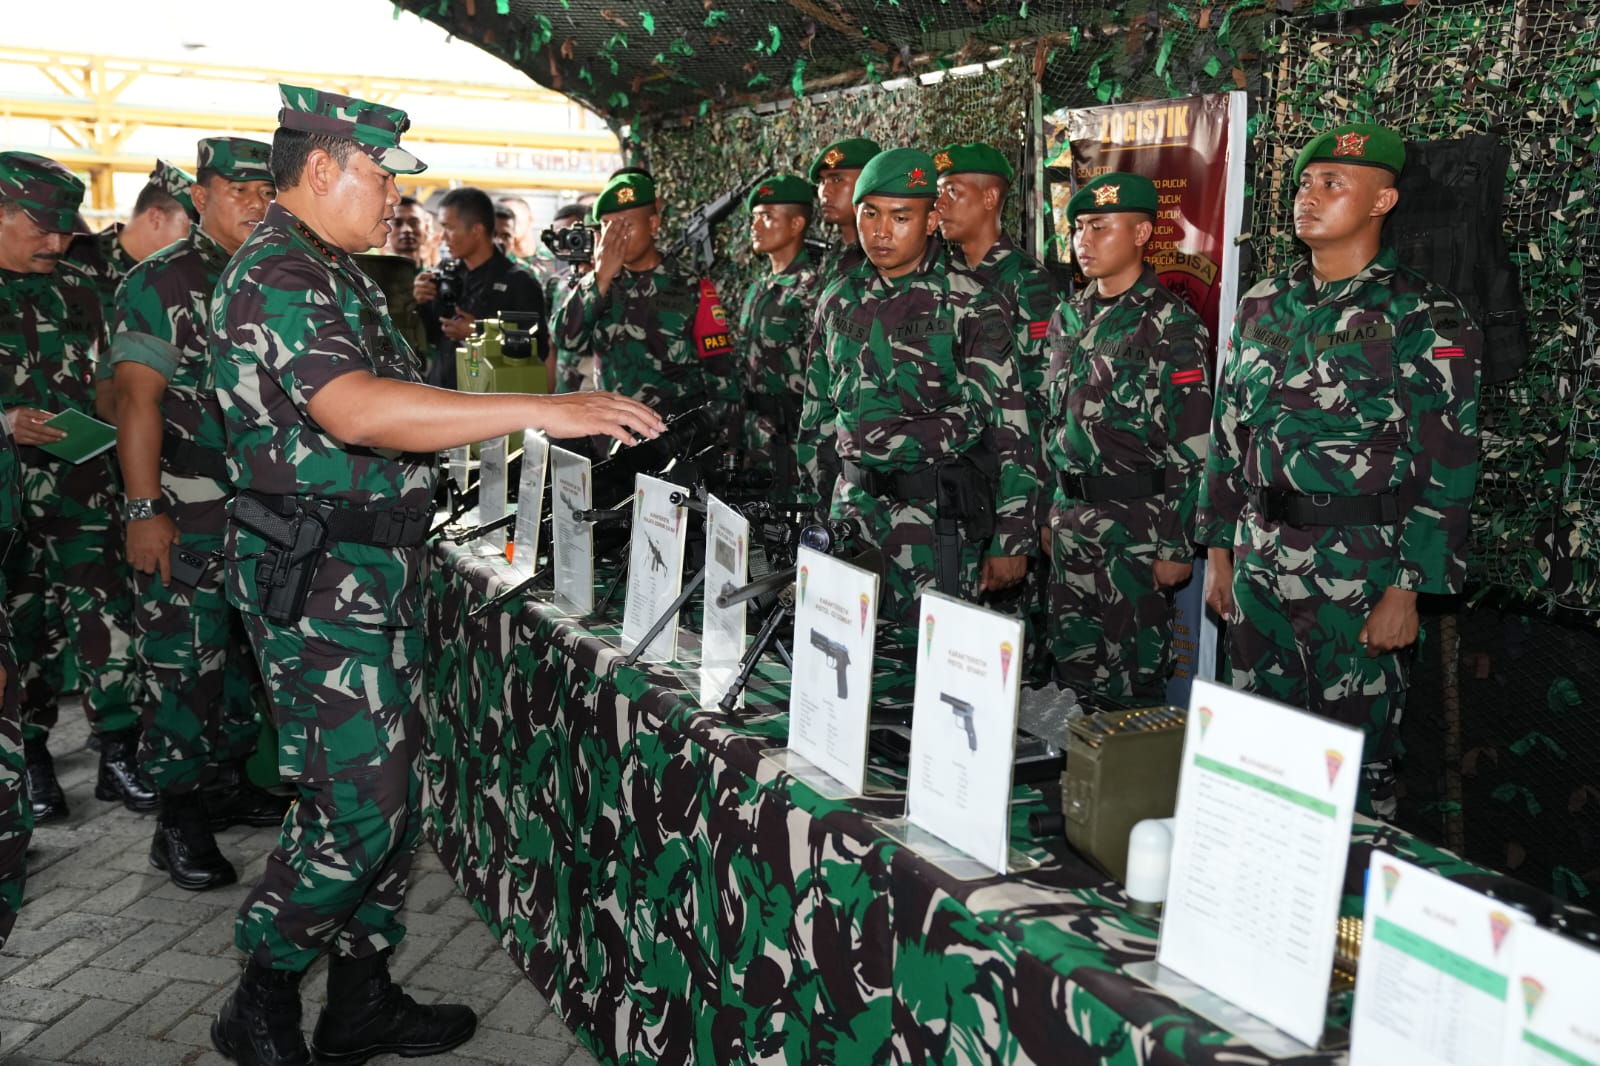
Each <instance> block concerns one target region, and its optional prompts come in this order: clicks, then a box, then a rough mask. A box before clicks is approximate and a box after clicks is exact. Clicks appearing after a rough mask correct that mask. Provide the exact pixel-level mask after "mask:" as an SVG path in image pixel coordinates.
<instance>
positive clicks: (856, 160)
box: [806, 137, 883, 182]
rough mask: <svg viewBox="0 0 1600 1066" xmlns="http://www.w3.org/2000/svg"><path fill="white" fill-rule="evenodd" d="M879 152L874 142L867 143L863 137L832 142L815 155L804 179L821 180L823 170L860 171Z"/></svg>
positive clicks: (880, 149) (879, 149)
mask: <svg viewBox="0 0 1600 1066" xmlns="http://www.w3.org/2000/svg"><path fill="white" fill-rule="evenodd" d="M881 151H883V149H882V148H879V147H878V143H877V142H876V141H869V140H867V139H866V138H865V137H848V138H846V139H845V140H842V141H834V142H833V143H832V144H830V145H828V147H826V148H824V149H823V150H822V151H821V152H820V153H818V154H817V158H816V159H815V160H813V161H812V163H811V169H810V170H808V171H807V172H806V177H808V178H810V179H811V180H812V181H813V182H817V181H821V180H822V172H823V171H824V170H860V169H861V168H862V167H864V166H866V165H867V163H868V161H870V160H871V159H872V157H873V156H875V155H877V154H878V153H879V152H881Z"/></svg>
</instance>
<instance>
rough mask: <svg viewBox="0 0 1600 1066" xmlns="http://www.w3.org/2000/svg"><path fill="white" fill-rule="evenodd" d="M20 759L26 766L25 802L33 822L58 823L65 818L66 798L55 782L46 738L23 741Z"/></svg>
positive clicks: (54, 764)
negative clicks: (26, 797)
mask: <svg viewBox="0 0 1600 1066" xmlns="http://www.w3.org/2000/svg"><path fill="white" fill-rule="evenodd" d="M22 756H23V759H24V761H25V762H26V764H27V777H28V802H29V805H30V806H32V807H33V820H34V822H35V823H38V822H54V821H59V820H60V819H62V818H65V817H66V816H67V796H66V793H64V792H62V791H61V782H59V781H57V780H56V763H55V760H54V759H52V758H50V747H49V744H48V743H47V741H46V738H45V737H33V738H30V739H25V740H23V742H22Z"/></svg>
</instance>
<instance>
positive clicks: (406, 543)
mask: <svg viewBox="0 0 1600 1066" xmlns="http://www.w3.org/2000/svg"><path fill="white" fill-rule="evenodd" d="M239 499H240V500H241V501H243V500H245V499H249V500H253V501H254V502H256V503H259V504H260V505H261V506H263V507H265V508H266V509H267V510H269V511H271V512H272V513H273V514H275V515H277V516H278V517H279V518H282V519H284V520H285V521H288V520H290V519H292V518H294V516H295V511H296V509H297V508H303V509H304V510H305V512H306V513H307V514H314V513H315V509H316V507H317V506H318V505H319V504H323V503H328V502H330V501H328V500H325V499H321V498H319V497H316V496H269V495H266V494H264V493H260V492H241V493H239ZM432 524H433V515H432V514H430V513H429V512H428V511H427V510H425V509H423V508H421V507H384V508H381V509H376V510H365V509H362V508H357V507H351V506H348V505H340V504H337V503H336V504H335V508H334V510H333V512H332V513H331V514H329V515H328V518H327V526H328V540H329V542H330V543H331V542H333V541H343V542H344V543H346V544H370V545H372V546H373V547H375V548H415V547H416V546H417V545H419V544H421V543H422V542H423V541H425V540H427V539H428V528H429V527H430V526H431V525H432ZM263 535H265V534H263ZM290 539H292V538H290ZM286 542H287V541H286Z"/></svg>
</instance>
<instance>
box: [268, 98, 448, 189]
mask: <svg viewBox="0 0 1600 1066" xmlns="http://www.w3.org/2000/svg"><path fill="white" fill-rule="evenodd" d="M278 95H279V96H280V97H281V98H282V99H283V107H282V108H280V109H279V111H278V125H280V126H282V127H283V128H284V129H286V130H299V131H301V132H302V133H321V134H324V135H326V136H328V137H346V138H349V139H350V140H352V141H355V142H356V145H357V146H358V147H360V149H361V150H362V151H363V152H365V153H366V154H367V157H368V158H369V159H371V160H372V161H373V162H374V163H376V164H378V165H379V166H380V167H382V168H383V169H384V170H387V171H388V172H389V173H391V174H420V173H422V172H423V171H424V170H427V169H428V165H427V164H426V163H424V162H423V161H422V160H420V159H418V158H417V157H416V156H414V155H412V154H411V153H410V152H408V151H406V150H405V149H404V148H401V147H400V135H401V134H402V133H404V132H405V131H406V130H408V129H410V128H411V119H410V118H409V117H407V115H406V113H405V112H404V111H401V110H400V109H399V108H397V107H384V106H383V105H382V104H374V103H369V102H367V101H366V100H358V99H356V98H355V97H353V96H340V95H339V94H338V93H330V92H324V91H323V90H321V89H307V88H303V87H301V86H299V85H283V84H279V86H278Z"/></svg>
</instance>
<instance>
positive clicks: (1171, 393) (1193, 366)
mask: <svg viewBox="0 0 1600 1066" xmlns="http://www.w3.org/2000/svg"><path fill="white" fill-rule="evenodd" d="M1048 343H1049V348H1050V376H1049V388H1048V395H1049V400H1048V402H1049V408H1050V413H1049V421H1048V423H1047V424H1046V429H1045V438H1046V439H1045V455H1046V458H1047V459H1048V460H1049V466H1050V469H1051V480H1052V481H1053V482H1057V484H1055V485H1053V486H1052V489H1053V493H1052V494H1053V496H1054V499H1055V502H1056V507H1057V509H1058V510H1059V511H1060V512H1062V513H1063V521H1069V520H1070V521H1072V522H1074V523H1075V525H1076V526H1077V527H1079V528H1077V529H1076V533H1077V535H1078V536H1080V537H1086V538H1087V539H1090V540H1098V541H1104V542H1107V543H1118V544H1130V543H1131V544H1153V545H1155V546H1156V549H1157V557H1158V558H1161V559H1170V560H1174V561H1182V562H1187V561H1189V560H1190V559H1192V558H1193V557H1194V517H1195V505H1196V503H1197V501H1198V499H1199V495H1200V485H1201V482H1202V480H1203V479H1204V473H1205V462H1206V451H1207V441H1208V438H1209V436H1210V433H1211V388H1210V386H1209V385H1208V384H1207V378H1208V375H1207V373H1206V353H1207V352H1208V351H1210V340H1209V337H1208V335H1207V333H1206V327H1205V324H1204V323H1203V322H1201V321H1200V316H1199V315H1197V314H1196V313H1195V312H1194V310H1193V309H1192V308H1191V307H1190V306H1189V305H1188V304H1187V303H1185V302H1184V300H1183V298H1182V297H1180V296H1178V295H1177V294H1175V293H1173V292H1172V291H1170V290H1169V289H1167V287H1166V286H1164V285H1162V284H1161V280H1160V279H1159V278H1158V277H1157V276H1156V272H1155V271H1154V270H1153V269H1152V268H1151V267H1150V266H1148V265H1146V266H1145V268H1144V273H1143V274H1141V275H1140V276H1139V280H1138V281H1136V282H1134V283H1133V285H1132V287H1130V288H1129V289H1128V290H1127V291H1126V292H1123V293H1121V294H1120V295H1118V296H1115V297H1112V298H1110V299H1106V298H1102V297H1101V296H1100V295H1099V283H1098V282H1094V281H1091V282H1090V283H1089V284H1088V285H1087V286H1086V287H1085V288H1084V290H1083V292H1081V293H1079V294H1078V296H1077V297H1076V298H1074V299H1072V300H1069V301H1063V302H1062V304H1061V306H1060V308H1059V309H1058V310H1057V312H1056V314H1055V317H1054V318H1053V319H1052V320H1051V322H1050V328H1049V339H1048ZM1152 467H1158V468H1164V469H1165V470H1166V492H1165V493H1164V494H1163V495H1161V496H1158V497H1147V498H1134V499H1129V500H1126V501H1123V500H1117V501H1109V502H1107V503H1104V504H1081V503H1080V504H1078V505H1077V506H1076V507H1074V506H1073V504H1074V501H1073V500H1071V499H1070V498H1069V497H1067V496H1066V495H1065V494H1064V493H1063V492H1062V491H1061V489H1060V487H1059V483H1058V479H1057V478H1056V477H1055V475H1056V474H1057V473H1065V474H1085V475H1089V476H1094V477H1099V476H1104V475H1107V474H1129V473H1133V472H1134V471H1137V470H1140V469H1149V468H1152ZM1069 509H1070V510H1073V511H1075V512H1076V513H1075V514H1070V515H1069V514H1066V512H1067V511H1068V510H1069ZM1085 526H1087V528H1084V527H1085Z"/></svg>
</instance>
